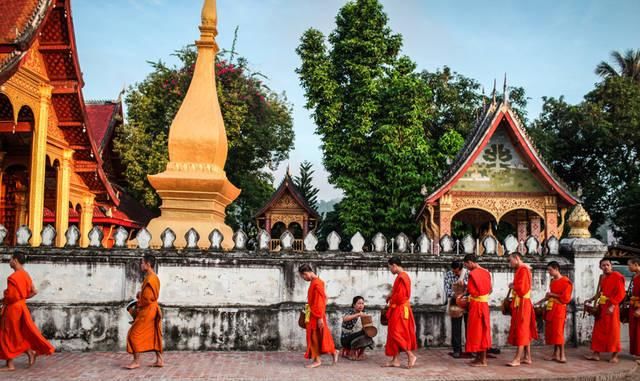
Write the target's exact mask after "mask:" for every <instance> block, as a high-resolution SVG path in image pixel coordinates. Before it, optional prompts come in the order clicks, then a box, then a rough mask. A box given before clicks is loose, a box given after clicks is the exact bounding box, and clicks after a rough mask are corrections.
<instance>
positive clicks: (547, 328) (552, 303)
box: [544, 276, 573, 345]
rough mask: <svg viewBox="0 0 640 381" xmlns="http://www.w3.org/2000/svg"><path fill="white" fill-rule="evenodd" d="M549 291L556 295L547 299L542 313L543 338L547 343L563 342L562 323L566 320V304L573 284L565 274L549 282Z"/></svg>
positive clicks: (558, 343) (556, 343)
mask: <svg viewBox="0 0 640 381" xmlns="http://www.w3.org/2000/svg"><path fill="white" fill-rule="evenodd" d="M549 291H551V292H552V293H554V294H556V295H558V297H557V298H551V299H549V300H548V301H547V308H546V311H545V314H544V320H545V324H544V338H545V343H546V344H547V345H562V344H564V323H565V321H566V320H567V304H568V303H569V302H570V301H571V294H572V292H573V284H572V283H571V281H570V280H569V278H567V277H566V276H563V277H562V278H560V279H558V280H555V279H552V280H551V283H550V284H549Z"/></svg>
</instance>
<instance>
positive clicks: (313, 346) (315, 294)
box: [298, 264, 338, 368]
mask: <svg viewBox="0 0 640 381" xmlns="http://www.w3.org/2000/svg"><path fill="white" fill-rule="evenodd" d="M298 273H299V274H300V276H301V277H302V279H304V280H305V281H307V282H310V284H309V290H308V291H307V305H306V306H305V319H304V321H305V327H306V330H307V351H306V352H305V354H304V357H305V358H307V359H311V360H312V362H311V363H310V364H307V365H305V366H306V367H307V368H317V367H319V366H320V365H321V364H322V360H321V359H320V356H321V355H323V354H330V355H331V356H332V360H333V363H334V364H335V363H336V362H337V361H338V351H336V347H335V344H334V343H333V337H332V336H331V330H330V329H329V325H328V324H327V294H326V293H325V291H324V282H323V281H322V280H321V279H320V278H319V277H318V275H317V274H316V273H315V272H314V271H313V269H312V268H311V265H309V264H304V265H301V266H300V267H299V268H298Z"/></svg>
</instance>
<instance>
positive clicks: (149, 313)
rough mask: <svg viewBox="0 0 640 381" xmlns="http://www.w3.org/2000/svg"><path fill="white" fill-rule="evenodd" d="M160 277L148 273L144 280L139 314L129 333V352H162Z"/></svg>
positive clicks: (138, 307) (138, 306) (139, 299)
mask: <svg viewBox="0 0 640 381" xmlns="http://www.w3.org/2000/svg"><path fill="white" fill-rule="evenodd" d="M159 295H160V279H159V278H158V276H157V275H156V274H147V276H145V278H144V280H143V281H142V288H141V290H140V297H139V298H138V304H137V305H136V310H137V314H136V317H135V319H134V320H133V324H132V325H131V328H129V334H128V335H127V352H129V353H142V352H150V351H155V352H162V311H160V306H159V305H158V296H159Z"/></svg>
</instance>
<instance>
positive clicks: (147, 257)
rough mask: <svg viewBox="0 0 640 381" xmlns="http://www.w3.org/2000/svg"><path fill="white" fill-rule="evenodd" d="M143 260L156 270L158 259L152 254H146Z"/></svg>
mask: <svg viewBox="0 0 640 381" xmlns="http://www.w3.org/2000/svg"><path fill="white" fill-rule="evenodd" d="M142 260H143V261H144V262H145V263H146V264H148V265H149V266H150V267H151V268H152V269H155V268H156V257H154V256H153V255H151V254H146V255H145V256H144V257H143V258H142Z"/></svg>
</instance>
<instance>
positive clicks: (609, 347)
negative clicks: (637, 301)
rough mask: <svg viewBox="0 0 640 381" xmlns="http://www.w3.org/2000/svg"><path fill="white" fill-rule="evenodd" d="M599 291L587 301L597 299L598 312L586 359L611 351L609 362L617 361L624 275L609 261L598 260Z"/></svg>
mask: <svg viewBox="0 0 640 381" xmlns="http://www.w3.org/2000/svg"><path fill="white" fill-rule="evenodd" d="M600 269H601V270H602V275H601V276H600V293H599V294H598V295H596V296H594V297H593V298H591V299H589V300H588V302H590V301H594V300H597V303H598V314H597V316H596V321H595V323H594V324H593V333H592V334H591V350H592V351H593V353H592V354H591V355H585V358H586V359H587V360H593V361H600V353H601V352H611V359H610V360H609V362H611V363H617V362H618V352H620V308H619V307H618V305H619V304H620V302H622V300H623V299H624V297H625V289H624V275H622V274H620V273H619V272H617V271H613V266H612V265H611V261H610V260H608V259H606V258H603V259H601V260H600Z"/></svg>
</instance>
